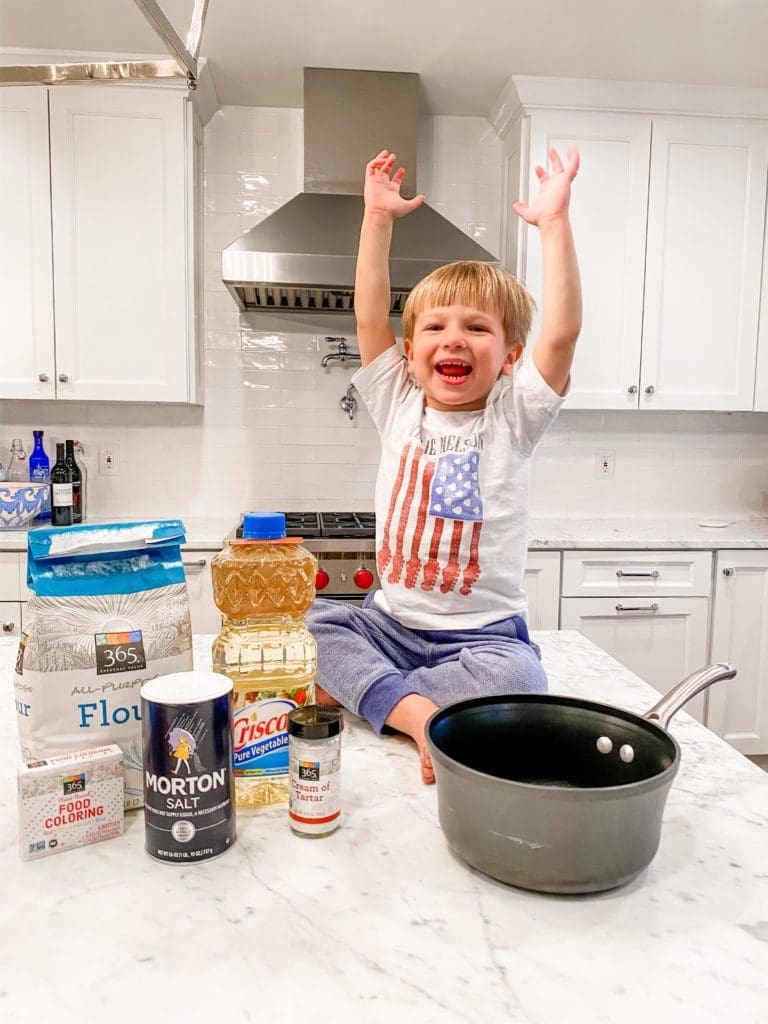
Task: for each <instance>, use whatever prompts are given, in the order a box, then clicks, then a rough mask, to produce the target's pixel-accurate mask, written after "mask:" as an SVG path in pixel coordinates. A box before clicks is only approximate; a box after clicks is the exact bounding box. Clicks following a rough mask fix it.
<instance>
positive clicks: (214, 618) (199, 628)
mask: <svg viewBox="0 0 768 1024" xmlns="http://www.w3.org/2000/svg"><path fill="white" fill-rule="evenodd" d="M215 554H217V551H188V550H186V549H182V562H183V564H184V574H185V576H186V578H187V593H188V594H189V613H190V618H191V619H192V632H193V633H219V632H221V612H220V611H219V609H218V608H217V607H216V605H215V604H214V602H213V583H212V581H211V559H212V558H213V556H214V555H215Z"/></svg>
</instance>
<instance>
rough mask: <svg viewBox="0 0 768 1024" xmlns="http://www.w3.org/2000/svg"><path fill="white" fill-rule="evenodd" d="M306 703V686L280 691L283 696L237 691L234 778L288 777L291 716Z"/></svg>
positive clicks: (234, 722)
mask: <svg viewBox="0 0 768 1024" xmlns="http://www.w3.org/2000/svg"><path fill="white" fill-rule="evenodd" d="M306 701H307V687H306V686H298V687H295V688H294V689H286V690H281V691H280V696H276V695H274V694H272V693H270V694H269V695H267V694H265V693H264V692H261V693H259V692H258V691H256V692H253V691H251V692H248V691H244V690H240V691H237V690H236V691H235V693H234V719H233V725H232V737H233V767H234V771H235V776H239V777H241V778H242V777H247V778H254V777H265V776H272V775H287V774H288V714H289V712H291V711H293V709H294V708H295V707H298V705H299V704H304V703H306Z"/></svg>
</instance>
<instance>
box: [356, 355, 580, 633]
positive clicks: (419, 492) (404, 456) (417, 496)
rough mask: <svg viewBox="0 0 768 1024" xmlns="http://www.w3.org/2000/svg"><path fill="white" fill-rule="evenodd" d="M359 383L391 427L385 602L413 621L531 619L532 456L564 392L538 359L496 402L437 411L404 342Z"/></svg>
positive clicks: (380, 480)
mask: <svg viewBox="0 0 768 1024" xmlns="http://www.w3.org/2000/svg"><path fill="white" fill-rule="evenodd" d="M352 380H353V382H354V384H355V387H356V388H357V390H358V391H359V392H360V394H361V395H362V397H363V398H364V400H365V404H366V405H367V407H368V410H369V412H370V414H371V417H372V418H373V421H374V423H375V424H376V427H377V428H378V431H379V434H380V435H381V462H380V463H379V472H378V476H377V479H376V497H375V506H376V560H377V565H378V569H379V576H380V578H381V590H380V591H377V593H376V598H375V600H376V604H377V605H378V607H380V608H381V610H382V611H384V612H386V613H387V614H388V615H391V616H392V617H393V618H395V619H397V620H398V622H400V623H402V625H404V626H407V627H408V628H409V629H453V630H455V629H478V628H480V627H481V626H486V625H488V624H489V623H491V622H498V621H499V620H500V619H506V618H509V617H510V616H511V615H521V616H523V617H525V616H526V614H527V610H528V600H527V598H526V595H525V592H524V591H523V590H522V587H521V583H522V577H523V570H524V567H525V561H526V555H527V551H526V549H527V543H528V507H529V501H530V484H529V476H530V459H531V455H532V454H533V450H534V448H535V447H536V445H537V443H538V441H539V440H540V438H541V436H542V435H543V433H544V431H545V430H546V429H547V427H548V426H549V425H550V424H551V423H552V421H553V420H554V418H555V416H556V415H557V413H558V411H559V409H560V406H561V405H562V403H563V398H561V397H560V396H559V395H558V394H556V393H555V392H554V391H553V390H552V388H550V387H549V385H548V384H547V383H546V381H545V380H544V379H543V377H542V376H541V374H540V373H539V371H538V370H537V368H536V365H535V364H534V362H533V360H532V359H531V358H526V359H525V361H524V362H522V363H518V364H517V366H516V368H515V370H514V371H513V374H512V375H511V376H510V377H508V378H506V379H505V380H506V382H507V383H506V384H505V385H502V384H501V383H499V384H497V385H496V386H495V387H494V389H493V390H492V391H491V394H490V395H489V396H488V401H487V403H486V405H485V408H484V409H479V410H477V411H474V412H440V411H438V410H437V409H430V408H427V407H425V405H424V393H423V391H422V389H421V386H420V385H419V384H418V383H417V382H415V381H414V380H412V379H411V377H410V375H409V374H408V370H407V364H406V362H405V360H404V359H403V357H402V355H401V354H400V351H399V350H398V348H397V347H396V346H394V345H393V346H392V347H391V348H389V349H387V350H386V351H384V352H382V353H381V355H379V356H378V357H377V358H376V359H375V360H374V361H373V362H372V363H369V364H368V365H367V366H364V367H362V368H361V369H360V370H358V371H357V372H356V373H355V375H354V377H353V378H352Z"/></svg>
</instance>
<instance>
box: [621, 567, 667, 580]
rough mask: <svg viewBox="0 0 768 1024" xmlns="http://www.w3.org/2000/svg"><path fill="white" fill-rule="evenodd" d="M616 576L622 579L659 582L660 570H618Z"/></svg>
mask: <svg viewBox="0 0 768 1024" xmlns="http://www.w3.org/2000/svg"><path fill="white" fill-rule="evenodd" d="M616 575H617V576H618V577H619V579H621V578H622V577H624V578H625V579H644V580H657V579H658V578H659V570H658V569H649V570H648V571H647V572H624V570H623V569H617V570H616Z"/></svg>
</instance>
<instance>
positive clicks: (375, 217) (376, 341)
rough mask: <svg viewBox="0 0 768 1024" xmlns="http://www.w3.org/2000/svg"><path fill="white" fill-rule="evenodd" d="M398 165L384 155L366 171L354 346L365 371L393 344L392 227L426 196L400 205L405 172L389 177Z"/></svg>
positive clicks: (356, 277) (382, 152)
mask: <svg viewBox="0 0 768 1024" xmlns="http://www.w3.org/2000/svg"><path fill="white" fill-rule="evenodd" d="M396 159H397V157H396V156H395V154H394V153H390V152H388V151H387V150H386V149H383V150H382V151H381V153H379V155H378V156H375V157H374V158H373V160H371V161H370V163H368V164H367V166H366V168H365V187H364V192H363V197H364V202H365V210H364V213H363V224H362V227H361V229H360V244H359V246H358V250H357V268H356V271H355V318H356V320H357V343H358V347H359V349H360V357H361V361H362V364H363V366H366V365H367V364H368V363H370V362H372V361H373V360H374V359H375V358H376V356H378V355H380V354H381V353H382V352H383V351H384V350H385V349H387V348H390V346H392V345H394V344H395V336H394V334H393V333H392V327H391V326H390V323H389V307H390V289H389V247H390V244H391V242H392V225H393V224H394V222H395V221H396V220H397V219H398V218H399V217H404V216H405V215H406V214H408V213H410V212H411V210H415V209H416V207H417V206H421V204H422V203H423V202H424V196H416V197H415V198H413V199H404V198H403V197H402V196H401V195H400V183H401V182H402V180H403V177H404V176H405V169H404V168H402V167H400V168H399V169H398V170H397V171H395V173H394V174H392V168H393V167H394V166H395V160H396Z"/></svg>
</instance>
